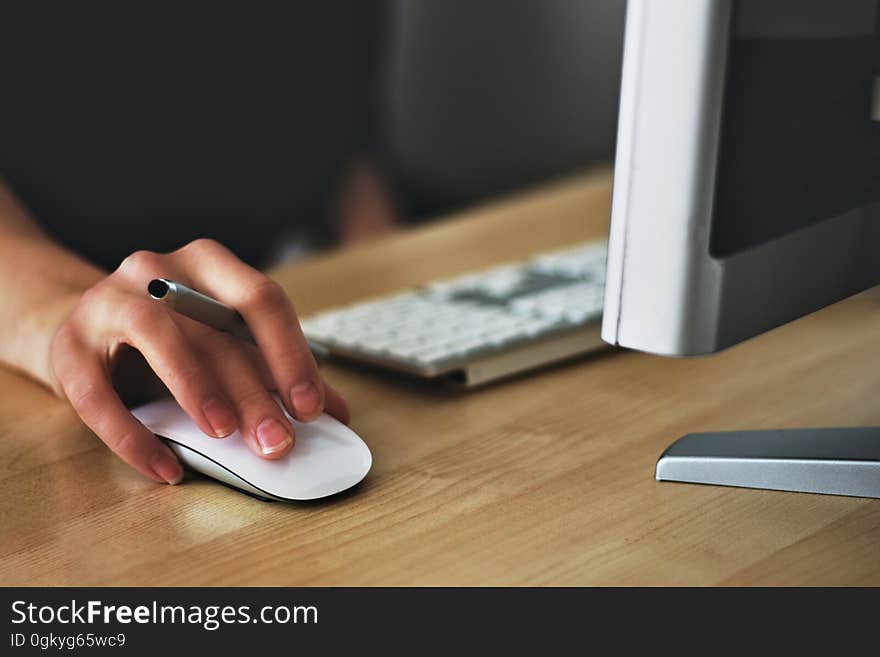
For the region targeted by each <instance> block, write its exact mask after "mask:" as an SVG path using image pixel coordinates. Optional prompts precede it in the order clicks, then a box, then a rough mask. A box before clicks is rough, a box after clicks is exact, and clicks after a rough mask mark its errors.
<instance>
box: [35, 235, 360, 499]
mask: <svg viewBox="0 0 880 657" xmlns="http://www.w3.org/2000/svg"><path fill="white" fill-rule="evenodd" d="M154 278H167V279H172V280H175V281H179V282H181V283H183V284H184V285H187V286H189V287H192V288H194V289H196V290H199V291H200V292H203V293H205V294H208V295H210V296H212V297H214V298H216V299H218V300H219V301H221V302H223V303H225V304H226V305H229V306H232V307H233V308H235V309H236V310H238V311H239V312H240V313H241V315H242V316H243V317H244V319H245V321H246V322H247V325H248V328H249V329H250V332H251V333H252V334H253V336H254V338H255V340H256V342H257V345H258V347H254V346H253V345H250V344H247V343H244V342H242V341H240V340H237V339H236V338H233V337H231V336H229V335H226V334H224V333H220V332H218V331H215V330H213V329H211V328H209V327H207V326H205V325H203V324H200V323H198V322H195V321H193V320H191V319H188V318H187V317H184V316H183V315H179V314H177V313H175V312H174V311H172V310H170V309H169V308H167V307H166V306H165V305H164V304H160V303H156V302H155V301H153V300H152V299H150V298H149V297H148V296H147V294H146V286H147V283H148V282H149V281H150V280H152V279H154ZM129 347H130V348H133V349H135V350H137V351H138V352H140V354H141V355H142V356H143V358H144V359H145V360H146V362H147V364H148V365H149V367H150V368H151V369H152V370H153V372H155V374H156V375H157V376H158V378H159V379H161V381H162V383H163V384H164V385H165V387H167V388H168V390H169V391H170V392H171V394H172V395H173V396H174V398H175V399H176V400H177V402H178V403H179V404H180V406H181V407H182V408H183V410H184V411H185V412H186V413H187V414H188V415H189V416H190V417H191V418H192V419H193V421H194V422H195V423H196V424H197V425H198V427H199V428H200V429H201V430H202V431H203V432H204V433H205V434H206V435H208V436H211V437H213V438H217V439H221V438H225V437H226V436H229V435H230V434H231V433H233V432H234V431H235V430H236V429H238V430H239V431H240V432H241V435H242V437H243V438H244V440H245V442H247V444H248V446H249V447H250V448H251V450H252V451H253V452H254V453H255V454H257V455H258V456H260V457H262V458H267V459H277V458H280V457H281V456H283V455H285V454H286V453H287V452H288V451H289V450H290V449H291V447H293V444H294V441H295V435H294V430H293V427H292V426H291V424H290V422H288V420H287V419H286V417H285V416H284V413H283V412H282V411H281V409H280V408H279V407H278V405H277V404H276V402H275V401H274V400H273V398H272V396H271V393H270V390H276V391H277V393H278V396H279V397H280V398H281V400H282V401H283V403H284V405H285V408H286V409H287V411H288V412H289V413H290V415H292V416H293V417H295V418H296V419H297V420H301V421H304V422H307V421H309V420H313V419H315V418H316V417H318V415H320V413H321V412H322V411H323V410H325V409H326V411H327V412H328V413H330V414H331V415H334V416H335V417H337V418H338V419H340V420H341V421H343V422H347V421H348V410H347V408H346V405H345V402H344V401H343V399H342V398H341V397H340V396H339V394H338V393H337V392H335V391H334V390H333V389H332V388H330V387H329V386H328V385H327V384H326V383H324V381H323V380H322V378H321V376H320V374H319V373H318V369H317V366H316V364H315V360H314V358H313V357H312V355H311V352H310V351H309V349H308V345H307V343H306V340H305V338H304V337H303V334H302V331H301V330H300V327H299V322H298V321H297V317H296V313H295V311H294V309H293V306H292V305H291V303H290V301H289V300H288V298H287V296H286V295H285V293H284V291H283V290H282V289H281V288H280V287H279V286H278V284H277V283H275V282H274V281H272V280H271V279H269V278H268V277H267V276H265V275H264V274H262V273H260V272H258V271H257V270H255V269H252V268H251V267H249V266H248V265H246V264H245V263H243V262H242V261H240V260H239V259H238V258H236V257H235V256H234V255H233V254H232V253H231V252H230V251H229V250H227V249H226V248H225V247H223V246H221V245H220V244H218V243H216V242H214V241H212V240H205V239H202V240H196V241H195V242H191V243H190V244H187V245H186V246H184V247H183V248H181V249H179V250H177V251H175V252H173V253H169V254H158V253H151V252H148V251H139V252H137V253H134V254H132V255H130V256H129V257H128V258H126V259H125V260H124V261H123V262H122V264H121V265H120V266H119V268H118V269H117V270H116V271H115V272H113V273H112V274H111V275H109V276H107V277H106V278H104V279H103V280H101V281H99V282H98V283H97V284H95V285H93V286H92V287H91V288H89V289H88V290H87V291H86V292H85V293H84V294H83V295H82V296H81V297H80V299H79V302H78V304H77V306H76V308H75V309H74V311H73V313H72V314H71V315H70V316H69V317H68V318H67V320H66V321H65V322H64V323H63V324H62V325H61V327H60V328H59V329H58V331H57V332H56V333H55V337H54V339H53V340H52V345H51V353H50V358H51V366H52V370H53V372H54V376H55V379H56V382H55V383H56V384H57V386H56V387H58V388H60V390H61V391H63V393H64V395H65V396H66V397H67V398H68V399H69V400H70V403H71V404H72V405H73V407H74V409H75V410H76V412H77V413H78V414H79V416H80V417H81V418H82V419H83V421H84V422H85V423H86V424H87V425H88V426H89V427H90V428H91V429H92V430H93V431H94V432H95V433H96V434H97V435H98V436H99V437H100V438H101V439H102V440H103V441H104V442H105V443H106V444H107V445H108V446H109V447H110V449H112V450H113V451H114V452H116V454H118V455H119V456H120V458H122V460H123V461H125V462H126V463H128V464H129V465H131V466H132V467H134V468H136V469H137V470H139V471H140V472H142V473H143V474H145V475H147V476H148V477H151V478H152V479H155V480H156V481H164V482H168V483H170V484H173V483H177V482H178V481H180V478H181V476H182V470H181V467H180V464H179V463H178V462H177V459H176V458H175V457H174V455H173V454H172V452H171V450H169V449H168V448H167V447H166V446H165V445H164V444H163V443H162V442H161V441H160V440H159V439H157V438H156V437H155V436H154V435H153V434H152V433H151V432H150V431H149V430H148V429H147V428H146V427H144V426H143V425H142V424H140V422H138V421H137V420H136V419H135V418H134V416H132V415H131V413H130V412H129V411H128V409H127V408H126V407H125V405H124V404H123V402H122V400H121V399H120V397H119V395H118V394H117V392H116V390H115V389H114V386H113V383H112V380H111V377H112V376H113V369H114V365H115V364H116V363H117V361H118V360H119V358H120V355H121V354H122V353H123V352H124V351H125V350H126V349H127V348H129Z"/></svg>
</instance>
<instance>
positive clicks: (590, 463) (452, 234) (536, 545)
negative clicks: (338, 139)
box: [0, 173, 880, 585]
mask: <svg viewBox="0 0 880 657" xmlns="http://www.w3.org/2000/svg"><path fill="white" fill-rule="evenodd" d="M608 203H609V183H608V176H607V173H606V174H598V175H595V174H594V175H593V176H587V177H584V178H580V179H577V180H575V181H573V182H569V183H564V184H560V185H557V186H553V187H550V188H546V189H544V190H543V191H539V192H537V193H534V194H527V195H524V196H521V197H519V198H515V199H512V200H510V201H507V202H503V203H500V204H495V205H491V206H488V207H485V208H482V209H478V210H475V211H473V212H470V213H466V214H464V215H462V216H459V217H455V218H452V219H450V220H449V221H445V222H441V223H437V224H432V225H429V226H426V227H424V228H418V229H413V230H410V231H407V232H404V233H402V234H399V235H396V236H393V237H391V238H389V239H385V240H382V241H379V242H375V243H372V244H367V245H363V246H359V247H357V248H353V249H351V250H348V251H344V252H339V253H331V254H329V255H326V256H323V257H319V258H316V259H314V260H312V261H309V262H304V263H302V264H299V265H296V266H292V267H289V268H286V269H283V270H282V271H280V272H278V273H277V277H278V279H279V280H280V281H282V282H283V284H284V285H285V286H286V287H287V289H288V290H289V291H290V293H291V295H292V297H293V298H294V299H296V301H297V305H298V306H299V309H300V310H301V311H302V312H304V313H307V312H310V311H315V310H318V309H319V308H322V307H325V306H330V305H334V304H338V303H341V302H347V301H351V300H354V299H359V298H362V297H365V296H370V295H374V294H380V293H383V292H386V291H389V290H391V289H394V288H397V287H400V286H405V285H410V284H414V283H419V282H422V281H427V280H430V279H432V278H434V277H437V276H445V275H450V274H453V273H456V272H459V271H463V270H467V269H471V268H475V267H479V266H481V265H488V264H490V263H494V262H498V261H502V260H505V259H509V258H517V257H522V256H526V255H528V254H530V253H532V252H533V251H535V250H538V249H544V248H552V247H557V246H560V245H564V244H567V243H569V242H571V241H574V240H580V239H585V238H590V237H599V236H602V235H603V234H604V232H605V230H606V224H607V216H608V209H609V208H608ZM326 371H327V376H328V377H329V378H330V379H331V380H332V381H333V382H334V383H335V384H336V385H337V386H338V387H339V388H340V389H341V390H343V391H344V392H345V393H346V395H347V397H348V399H349V400H350V403H351V407H352V411H353V417H354V421H353V426H354V428H355V430H356V431H358V432H359V433H360V434H361V435H362V436H363V437H364V438H365V439H366V441H367V442H368V444H369V445H370V448H371V449H372V451H373V456H374V465H373V470H372V472H371V473H370V475H369V476H368V478H367V480H366V481H365V482H364V483H363V484H362V485H361V486H360V487H359V488H357V489H356V490H355V491H354V492H352V493H350V494H346V495H343V496H340V497H338V498H336V499H332V500H330V501H325V502H319V503H311V504H299V505H286V504H266V503H262V502H258V501H256V500H253V499H251V498H248V497H245V496H243V495H240V494H238V493H235V492H233V491H230V490H228V489H226V488H223V487H221V486H218V485H216V484H212V483H209V482H207V481H203V480H190V481H187V482H186V483H185V484H184V485H181V486H179V487H176V488H173V487H168V486H158V485H154V484H152V483H150V482H148V481H146V480H145V479H143V478H141V477H140V476H139V475H137V474H136V473H135V472H134V471H132V470H129V469H128V468H127V467H126V466H124V465H123V464H122V463H121V462H120V461H118V460H117V459H116V458H114V457H113V456H111V454H110V453H109V451H108V450H107V449H106V448H104V447H103V445H102V444H101V443H100V442H99V441H98V440H97V439H96V438H95V437H94V436H93V435H91V434H90V433H89V432H88V431H87V430H86V429H84V428H83V427H82V426H81V425H80V424H79V423H78V422H77V420H76V418H75V416H74V415H73V413H72V412H71V411H70V410H69V409H68V408H67V406H66V405H65V404H64V403H62V402H60V401H56V400H54V399H53V398H52V397H51V396H50V395H49V394H48V393H46V392H44V391H43V390H41V389H40V388H39V387H38V386H36V385H33V384H31V383H29V382H27V381H25V380H24V379H22V378H20V377H18V376H16V375H14V374H12V373H8V372H0V453H2V456H3V458H2V462H0V532H2V535H0V583H2V584H69V585H75V584H78V585H88V584H101V585H103V584H123V585H128V584H131V585H135V584H139V585H226V584H228V585H238V584H254V585H275V584H290V585H383V584H387V585H409V584H416V585H421V584H438V585H443V584H450V585H459V584H474V585H483V584H490V585H496V584H517V585H518V584H533V585H544V584H559V585H582V584H619V585H630V584H649V585H663V584H875V585H876V584H880V547H878V546H880V501H872V500H864V499H852V498H842V497H826V496H820V495H803V494H793V493H782V492H771V491H757V490H745V489H732V488H720V487H709V486H690V485H682V484H672V483H658V482H656V481H654V479H653V466H654V462H655V459H656V458H657V456H658V455H659V454H660V452H661V451H662V450H663V449H664V448H665V447H666V446H667V444H669V443H670V442H671V441H672V440H673V439H675V438H677V437H678V436H679V435H681V434H683V433H687V432H690V431H700V430H713V429H736V428H746V427H754V428H760V427H796V426H821V425H855V424H869V423H880V400H878V395H877V391H878V390H880V305H878V295H877V294H876V293H875V292H869V293H866V294H863V295H860V296H858V297H855V298H852V299H850V300H848V301H845V302H843V303H840V304H838V305H836V306H834V307H832V308H828V309H825V310H823V311H822V312H819V313H816V314H815V315H813V316H811V317H809V318H806V319H803V320H801V321H798V322H796V323H794V324H791V325H789V326H787V327H785V328H782V329H780V330H777V331H774V332H772V333H770V334H767V335H764V336H762V337H760V338H758V339H755V340H752V341H750V342H749V343H747V344H744V345H741V346H739V347H736V348H734V349H731V350H729V351H727V352H725V353H723V354H720V355H717V356H714V357H711V358H702V359H693V360H674V359H661V358H656V357H651V356H646V355H642V354H638V353H628V352H616V353H608V354H606V355H604V356H600V357H594V358H588V359H582V360H580V361H578V362H573V363H569V364H567V365H564V366H560V367H555V368H552V369H549V370H546V371H543V372H541V373H538V374H534V375H532V376H528V377H523V378H520V379H517V380H514V381H511V382H507V383H502V384H498V385H495V386H493V387H490V388H487V389H484V390H480V391H477V392H472V393H466V394H461V393H453V392H449V391H443V390H440V389H436V388H434V387H432V386H428V385H425V384H417V383H413V382H411V381H408V380H406V379H403V378H398V377H395V376H391V375H385V374H378V373H376V372H373V371H368V370H358V369H351V368H342V367H336V366H330V367H327V370H326Z"/></svg>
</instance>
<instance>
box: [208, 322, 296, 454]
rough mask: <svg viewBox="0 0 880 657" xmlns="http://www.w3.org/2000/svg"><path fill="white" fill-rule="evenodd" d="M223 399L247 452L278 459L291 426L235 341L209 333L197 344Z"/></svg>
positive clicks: (289, 440) (292, 436) (291, 436)
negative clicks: (232, 412)
mask: <svg viewBox="0 0 880 657" xmlns="http://www.w3.org/2000/svg"><path fill="white" fill-rule="evenodd" d="M198 348H199V349H200V350H202V354H203V357H204V358H205V360H206V362H208V363H209V365H210V367H211V369H212V370H213V372H214V376H215V377H216V378H217V380H218V381H222V385H223V386H224V389H225V393H226V396H227V397H228V399H230V400H231V402H232V404H233V405H234V407H235V412H236V415H237V416H238V419H239V431H240V432H241V436H242V438H244V440H245V442H246V443H247V445H248V447H250V448H251V450H252V451H253V452H254V453H255V454H257V455H259V456H261V457H263V458H268V459H278V458H281V457H282V456H284V455H285V454H287V453H288V452H289V451H290V449H291V447H293V444H294V440H295V434H294V430H293V426H292V425H291V423H290V421H289V420H288V419H287V417H285V415H284V412H283V411H282V409H281V407H280V406H278V404H277V402H276V401H275V399H274V398H273V397H272V395H271V394H270V393H269V390H268V389H267V386H266V383H265V382H264V380H263V379H262V378H261V376H260V373H259V371H258V370H257V368H256V367H255V366H254V364H253V362H252V360H251V358H250V357H249V356H248V354H247V352H246V351H245V349H243V345H242V344H241V342H240V341H239V340H237V339H236V338H233V337H231V336H228V335H224V334H222V333H217V332H211V335H205V337H204V339H202V340H200V341H199V343H198Z"/></svg>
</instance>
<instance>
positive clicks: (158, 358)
mask: <svg viewBox="0 0 880 657" xmlns="http://www.w3.org/2000/svg"><path fill="white" fill-rule="evenodd" d="M95 305H100V306H103V308H95V315H96V316H104V317H105V318H106V319H105V325H104V326H103V327H102V331H101V332H104V333H109V334H110V335H112V336H113V337H114V338H115V339H116V340H119V341H120V342H124V343H126V344H129V345H130V346H132V347H134V348H135V349H137V350H138V351H139V352H140V353H141V354H142V355H143V357H144V358H145V359H146V361H147V363H148V364H149V366H150V368H151V369H152V370H153V371H154V372H155V373H156V375H157V376H158V377H159V378H160V379H161V380H162V382H163V383H164V384H165V386H166V387H167V388H168V390H169V391H170V392H171V394H172V395H173V396H174V398H175V399H176V400H177V402H178V403H179V404H180V406H181V408H182V409H183V410H184V411H185V412H186V414H187V415H189V416H190V417H191V418H192V419H193V421H194V422H195V423H196V424H197V425H198V427H199V429H201V430H202V432H204V433H205V434H207V435H209V436H212V437H215V438H223V437H225V436H228V435H229V434H231V433H232V432H234V431H235V430H236V428H238V420H237V418H236V415H235V413H234V411H233V409H232V407H231V405H230V403H229V401H228V400H227V399H226V395H225V394H224V393H223V390H222V388H221V387H220V386H219V385H218V384H217V382H216V379H215V377H214V376H213V373H212V372H211V371H210V369H209V368H207V367H206V366H205V365H204V363H203V362H202V359H201V358H200V357H199V356H198V355H197V353H196V352H195V351H194V349H193V348H192V345H191V344H190V343H189V341H188V340H187V339H186V337H185V336H184V334H183V333H182V331H181V330H180V328H179V327H178V326H177V324H176V323H175V321H174V319H172V317H171V314H170V312H169V311H168V309H166V308H165V307H164V306H162V305H161V304H157V303H154V302H152V301H150V300H148V299H142V298H140V297H136V296H133V295H130V294H125V293H120V292H116V291H113V292H107V293H105V294H104V295H102V296H101V298H100V300H99V301H97V302H96V303H95Z"/></svg>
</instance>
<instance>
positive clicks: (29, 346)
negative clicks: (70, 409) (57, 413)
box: [3, 290, 84, 396]
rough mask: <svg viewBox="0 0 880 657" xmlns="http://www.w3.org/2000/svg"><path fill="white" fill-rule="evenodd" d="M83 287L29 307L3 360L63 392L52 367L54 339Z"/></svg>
mask: <svg viewBox="0 0 880 657" xmlns="http://www.w3.org/2000/svg"><path fill="white" fill-rule="evenodd" d="M83 292H84V290H77V291H74V290H65V291H63V292H60V293H59V294H58V295H55V296H53V297H52V298H51V299H49V300H47V301H46V302H44V303H42V304H39V305H38V306H36V307H33V308H31V309H29V311H28V312H27V313H25V314H24V315H23V316H21V317H20V318H19V319H20V321H18V322H17V323H16V324H17V326H16V330H15V333H14V336H13V337H12V338H11V339H10V340H9V341H8V342H7V346H8V347H11V348H9V349H8V350H7V349H4V351H7V353H5V354H4V358H3V360H5V361H6V362H7V363H8V364H9V365H11V366H12V367H14V368H15V369H18V370H20V371H22V372H24V373H25V374H27V375H29V376H30V377H32V378H34V379H36V380H37V381H39V382H40V383H42V384H43V385H45V386H47V387H49V388H50V389H51V390H52V391H53V392H54V393H55V394H56V395H58V396H63V394H64V393H63V391H62V389H61V385H60V383H59V382H58V380H57V379H56V377H55V373H54V370H53V368H52V361H51V351H52V340H53V339H54V337H55V334H56V333H57V332H58V329H59V328H60V327H61V325H62V324H63V323H64V322H65V321H66V320H67V318H68V317H69V316H70V314H71V313H72V312H73V309H74V308H75V307H76V305H77V303H79V299H80V297H81V296H82V293H83Z"/></svg>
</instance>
